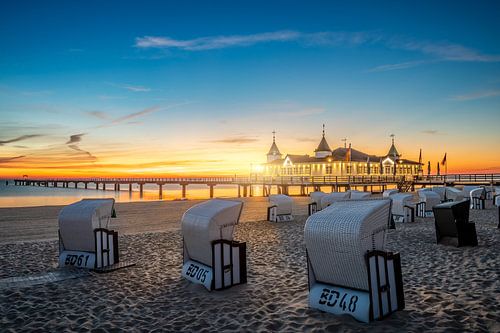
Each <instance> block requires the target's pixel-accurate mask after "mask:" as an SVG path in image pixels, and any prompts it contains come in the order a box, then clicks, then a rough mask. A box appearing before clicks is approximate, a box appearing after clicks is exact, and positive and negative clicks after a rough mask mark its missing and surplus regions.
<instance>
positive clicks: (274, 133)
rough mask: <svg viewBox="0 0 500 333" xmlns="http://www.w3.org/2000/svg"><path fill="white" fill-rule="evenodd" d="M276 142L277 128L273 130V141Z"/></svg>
mask: <svg viewBox="0 0 500 333" xmlns="http://www.w3.org/2000/svg"><path fill="white" fill-rule="evenodd" d="M275 142H276V130H273V143H275Z"/></svg>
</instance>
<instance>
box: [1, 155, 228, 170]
mask: <svg viewBox="0 0 500 333" xmlns="http://www.w3.org/2000/svg"><path fill="white" fill-rule="evenodd" d="M22 157H25V156H18V157H14V158H6V159H9V160H14V159H17V158H22ZM2 162H3V161H2V157H0V163H2ZM6 162H8V161H6ZM29 162H30V163H29V164H26V162H24V161H23V163H24V164H23V169H79V170H85V169H87V168H88V169H125V170H126V169H142V168H154V167H172V166H191V165H194V166H197V165H201V164H206V163H210V164H211V163H221V162H224V160H220V159H212V160H205V159H192V160H170V161H156V162H146V163H130V164H125V163H89V162H88V161H82V163H73V164H68V163H64V161H60V163H61V164H58V163H47V162H44V161H37V160H33V161H29ZM18 167H19V166H18V165H9V166H7V165H2V166H1V168H7V169H9V168H18Z"/></svg>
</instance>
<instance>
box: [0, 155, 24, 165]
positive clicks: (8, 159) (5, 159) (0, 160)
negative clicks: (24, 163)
mask: <svg viewBox="0 0 500 333" xmlns="http://www.w3.org/2000/svg"><path fill="white" fill-rule="evenodd" d="M24 157H26V156H25V155H20V156H14V157H0V163H8V162H12V161H15V160H18V159H20V158H24Z"/></svg>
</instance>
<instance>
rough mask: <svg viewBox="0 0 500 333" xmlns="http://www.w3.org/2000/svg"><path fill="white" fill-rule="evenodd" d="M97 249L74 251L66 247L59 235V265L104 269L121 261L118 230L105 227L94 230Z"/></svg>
mask: <svg viewBox="0 0 500 333" xmlns="http://www.w3.org/2000/svg"><path fill="white" fill-rule="evenodd" d="M94 240H95V251H94V252H86V251H73V250H69V249H65V248H64V244H63V241H62V239H61V236H60V235H59V267H77V268H87V269H102V268H105V267H108V266H113V265H115V264H118V263H119V262H120V257H119V251H118V232H116V231H114V230H108V229H104V228H98V229H95V230H94Z"/></svg>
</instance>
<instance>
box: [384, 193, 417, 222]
mask: <svg viewBox="0 0 500 333" xmlns="http://www.w3.org/2000/svg"><path fill="white" fill-rule="evenodd" d="M390 199H391V200H392V211H391V213H392V217H393V220H394V222H414V221H415V205H414V203H413V195H412V194H409V193H396V194H393V195H391V196H390Z"/></svg>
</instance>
